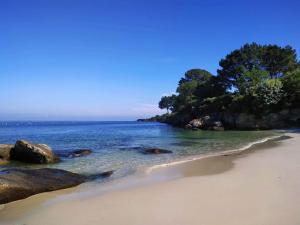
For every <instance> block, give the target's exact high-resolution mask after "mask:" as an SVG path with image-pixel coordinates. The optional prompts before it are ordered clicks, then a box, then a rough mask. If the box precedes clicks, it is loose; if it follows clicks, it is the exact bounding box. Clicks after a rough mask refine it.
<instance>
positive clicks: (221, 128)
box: [211, 126, 225, 131]
mask: <svg viewBox="0 0 300 225" xmlns="http://www.w3.org/2000/svg"><path fill="white" fill-rule="evenodd" d="M211 130H214V131H224V130H225V129H224V127H216V126H213V127H211Z"/></svg>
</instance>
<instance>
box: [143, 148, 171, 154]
mask: <svg viewBox="0 0 300 225" xmlns="http://www.w3.org/2000/svg"><path fill="white" fill-rule="evenodd" d="M140 152H141V153H143V154H170V153H173V152H172V151H170V150H165V149H160V148H144V149H141V150H140Z"/></svg>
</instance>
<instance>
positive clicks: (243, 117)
mask: <svg viewBox="0 0 300 225" xmlns="http://www.w3.org/2000/svg"><path fill="white" fill-rule="evenodd" d="M222 121H223V123H224V125H225V126H226V127H227V128H229V129H240V130H257V129H261V130H263V129H280V128H287V127H298V126H299V125H300V109H294V110H282V111H280V112H276V113H269V114H266V115H263V116H260V117H258V116H256V115H253V114H247V113H240V114H232V113H224V114H223V115H222Z"/></svg>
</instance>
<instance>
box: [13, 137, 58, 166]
mask: <svg viewBox="0 0 300 225" xmlns="http://www.w3.org/2000/svg"><path fill="white" fill-rule="evenodd" d="M10 159H11V160H17V161H21V162H27V163H38V164H42V163H55V162H58V161H59V158H58V157H57V156H56V155H55V154H54V153H53V152H52V150H51V148H50V147H49V146H48V145H45V144H32V143H30V142H29V141H25V140H19V141H17V142H16V144H15V146H14V148H13V149H12V150H11V152H10Z"/></svg>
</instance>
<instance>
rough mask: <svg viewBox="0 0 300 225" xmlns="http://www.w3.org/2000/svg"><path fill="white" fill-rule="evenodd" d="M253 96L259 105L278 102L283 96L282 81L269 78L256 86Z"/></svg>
mask: <svg viewBox="0 0 300 225" xmlns="http://www.w3.org/2000/svg"><path fill="white" fill-rule="evenodd" d="M255 97H256V99H257V102H258V104H259V105H260V106H261V107H264V108H268V107H269V106H272V105H276V104H278V103H279V102H280V101H281V100H282V98H283V97H284V92H283V85H282V82H281V81H280V80H278V79H269V80H265V81H263V82H261V83H260V84H259V85H257V86H256V89H255Z"/></svg>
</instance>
